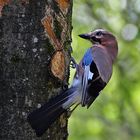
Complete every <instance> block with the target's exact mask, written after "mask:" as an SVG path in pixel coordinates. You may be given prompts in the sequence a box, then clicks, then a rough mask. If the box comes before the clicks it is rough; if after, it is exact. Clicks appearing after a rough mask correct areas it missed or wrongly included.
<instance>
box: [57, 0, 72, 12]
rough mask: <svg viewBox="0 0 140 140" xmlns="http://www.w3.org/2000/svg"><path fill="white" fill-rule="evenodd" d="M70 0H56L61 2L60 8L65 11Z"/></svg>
mask: <svg viewBox="0 0 140 140" xmlns="http://www.w3.org/2000/svg"><path fill="white" fill-rule="evenodd" d="M69 1H70V0H56V2H57V3H58V4H59V7H60V9H62V10H63V11H64V10H66V9H67V8H68V7H69Z"/></svg>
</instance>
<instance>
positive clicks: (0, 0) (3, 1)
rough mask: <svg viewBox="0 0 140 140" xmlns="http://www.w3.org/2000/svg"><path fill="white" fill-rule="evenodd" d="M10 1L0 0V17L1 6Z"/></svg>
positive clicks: (0, 14)
mask: <svg viewBox="0 0 140 140" xmlns="http://www.w3.org/2000/svg"><path fill="white" fill-rule="evenodd" d="M9 2H10V0H0V17H1V16H2V13H1V11H2V8H3V7H4V6H5V5H7V4H8V3H9Z"/></svg>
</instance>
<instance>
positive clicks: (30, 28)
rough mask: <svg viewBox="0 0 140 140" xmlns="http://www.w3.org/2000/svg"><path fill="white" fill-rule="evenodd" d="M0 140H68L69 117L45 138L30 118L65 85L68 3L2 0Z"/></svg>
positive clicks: (54, 127) (68, 35)
mask: <svg viewBox="0 0 140 140" xmlns="http://www.w3.org/2000/svg"><path fill="white" fill-rule="evenodd" d="M0 11H1V13H0V15H1V17H0V139H1V140H39V139H40V140H66V139H67V136H68V133H67V114H64V115H62V116H61V117H60V119H59V120H58V121H57V122H55V123H54V124H53V125H52V127H51V128H50V129H49V130H48V131H47V132H46V134H44V135H43V136H42V137H41V138H37V137H36V135H35V133H34V132H33V130H32V129H31V127H30V126H29V124H28V123H27V120H26V118H27V115H28V113H29V112H31V111H32V110H34V109H36V108H37V107H40V106H41V105H42V104H43V103H45V102H46V101H47V100H48V99H49V98H51V97H52V96H55V95H56V94H59V92H60V91H61V90H62V88H63V87H67V84H68V83H67V81H68V78H69V60H70V53H71V46H70V43H71V29H72V28H71V27H72V26H71V15H72V1H70V0H31V1H28V0H1V1H0Z"/></svg>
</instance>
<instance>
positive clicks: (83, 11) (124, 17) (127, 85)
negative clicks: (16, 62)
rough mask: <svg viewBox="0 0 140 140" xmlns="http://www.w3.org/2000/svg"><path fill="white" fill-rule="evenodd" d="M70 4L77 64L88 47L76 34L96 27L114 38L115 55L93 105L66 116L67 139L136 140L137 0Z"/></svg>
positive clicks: (139, 111) (139, 130)
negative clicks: (116, 54) (116, 53)
mask: <svg viewBox="0 0 140 140" xmlns="http://www.w3.org/2000/svg"><path fill="white" fill-rule="evenodd" d="M73 3H74V5H73V27H74V28H73V44H72V46H73V56H74V57H75V58H76V60H77V61H78V62H79V61H80V59H81V58H82V56H83V54H84V52H85V51H86V49H87V48H88V47H90V46H91V44H90V43H89V42H87V41H86V40H83V39H81V38H79V37H78V36H77V35H78V34H81V33H86V32H90V31H91V30H94V29H97V28H104V29H107V30H109V31H111V32H112V33H113V34H114V35H115V36H116V37H117V40H118V44H119V55H118V60H117V61H116V63H115V66H114V71H113V75H112V78H111V80H110V82H109V84H108V85H107V87H106V88H105V89H104V90H103V91H102V93H101V95H100V96H99V97H98V98H97V99H96V101H95V102H94V104H92V106H91V107H90V108H89V109H88V110H87V109H86V108H81V107H80V106H79V107H78V108H77V109H76V110H75V111H74V112H73V114H72V116H71V117H70V119H69V140H139V139H140V24H139V23H140V19H139V17H140V0H133V1H132V0H74V2H73ZM71 73H72V74H73V73H74V72H73V70H72V72H71ZM72 77H73V76H71V79H72Z"/></svg>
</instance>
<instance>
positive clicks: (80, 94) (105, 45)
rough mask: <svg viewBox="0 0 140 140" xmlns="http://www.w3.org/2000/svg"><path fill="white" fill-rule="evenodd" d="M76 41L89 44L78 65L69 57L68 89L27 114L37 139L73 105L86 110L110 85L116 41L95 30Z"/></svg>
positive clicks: (116, 52) (116, 49) (116, 51)
mask: <svg viewBox="0 0 140 140" xmlns="http://www.w3.org/2000/svg"><path fill="white" fill-rule="evenodd" d="M79 37H81V38H83V39H86V40H88V41H90V42H91V43H92V46H91V47H90V48H88V49H87V51H86V52H85V54H84V56H83V58H82V59H81V61H80V63H79V64H77V63H76V61H75V60H74V58H73V57H72V59H71V61H72V63H71V64H72V66H73V67H74V68H75V69H76V72H75V75H74V78H73V82H72V84H71V86H70V87H69V88H68V89H67V90H65V91H64V92H62V93H61V94H59V95H56V96H55V97H53V98H52V99H50V100H49V101H48V102H47V103H45V104H44V105H42V106H41V107H40V108H38V109H36V110H34V111H33V112H31V113H29V115H28V117H27V120H28V122H29V124H30V125H31V127H32V129H34V131H35V133H36V135H37V136H38V137H41V136H42V135H43V134H44V133H45V131H46V130H47V129H48V128H49V127H50V126H51V125H52V123H54V122H55V121H56V120H57V119H58V118H59V117H60V115H61V114H63V113H64V112H67V110H68V109H69V108H70V107H71V106H73V105H76V106H78V105H81V106H82V107H87V108H89V107H90V105H91V104H92V103H93V102H94V100H95V99H96V98H97V97H98V95H99V94H100V92H101V91H102V90H103V89H104V87H105V86H106V85H107V83H108V82H109V80H110V78H111V76H112V71H113V64H114V62H115V60H116V58H117V54H118V43H117V40H116V37H115V36H114V35H113V34H112V33H111V32H109V31H107V30H105V29H96V30H94V31H91V32H89V33H85V34H80V35H79Z"/></svg>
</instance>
